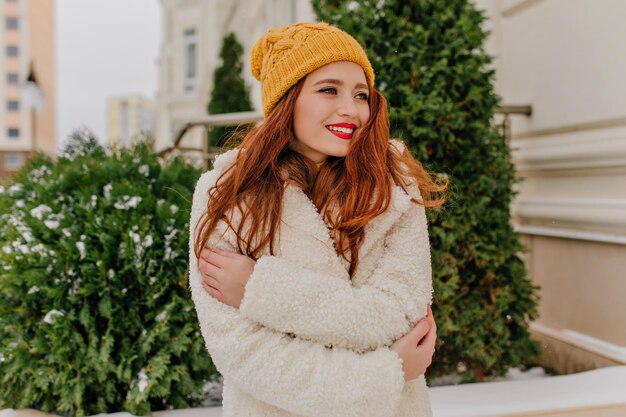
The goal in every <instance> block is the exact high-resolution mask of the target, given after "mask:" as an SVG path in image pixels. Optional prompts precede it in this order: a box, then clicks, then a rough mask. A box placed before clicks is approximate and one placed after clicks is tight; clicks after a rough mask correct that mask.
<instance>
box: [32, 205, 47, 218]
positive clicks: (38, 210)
mask: <svg viewBox="0 0 626 417" xmlns="http://www.w3.org/2000/svg"><path fill="white" fill-rule="evenodd" d="M48 213H52V209H51V208H50V207H48V206H46V205H45V204H40V205H38V206H37V207H35V208H34V209H32V210H31V211H30V215H31V216H33V217H35V218H36V219H39V220H42V219H43V216H44V215H46V214H48Z"/></svg>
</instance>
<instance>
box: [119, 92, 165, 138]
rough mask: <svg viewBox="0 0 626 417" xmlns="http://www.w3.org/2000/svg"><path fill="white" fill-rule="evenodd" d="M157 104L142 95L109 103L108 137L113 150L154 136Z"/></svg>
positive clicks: (130, 96)
mask: <svg viewBox="0 0 626 417" xmlns="http://www.w3.org/2000/svg"><path fill="white" fill-rule="evenodd" d="M155 109H156V103H155V101H154V100H150V99H148V98H146V97H144V96H142V95H129V96H126V97H113V98H110V99H109V102H108V110H107V113H108V123H107V136H108V138H109V146H111V147H112V148H113V149H119V148H123V147H127V146H129V145H130V144H132V143H133V141H135V140H142V139H146V138H148V137H153V136H154V126H155V116H156V115H155Z"/></svg>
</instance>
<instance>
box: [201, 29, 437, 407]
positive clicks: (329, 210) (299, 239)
mask: <svg viewBox="0 0 626 417" xmlns="http://www.w3.org/2000/svg"><path fill="white" fill-rule="evenodd" d="M252 72H253V74H254V76H255V77H256V78H257V79H259V80H260V81H261V88H262V96H263V108H264V109H263V110H264V115H265V120H264V122H263V123H262V124H261V125H260V126H259V127H257V128H255V129H253V130H251V131H250V132H249V133H248V134H247V135H246V136H245V138H244V140H243V142H242V144H241V145H240V146H239V147H238V148H237V149H233V150H231V151H228V152H226V153H225V154H223V155H221V156H220V157H218V158H217V159H216V161H215V163H214V168H213V170H211V171H209V172H207V173H205V174H204V175H203V176H202V177H201V178H200V180H199V181H198V184H197V186H196V191H195V193H194V200H193V207H192V213H191V235H190V236H191V237H190V265H191V267H190V286H191V292H192V297H193V300H194V303H195V306H196V310H197V313H198V319H199V321H200V326H201V329H202V334H203V336H204V339H205V342H206V345H207V349H208V351H209V353H210V355H211V358H212V359H213V362H214V363H215V365H216V367H217V369H218V370H219V371H220V373H221V374H222V375H223V377H224V393H223V397H224V400H223V415H224V416H225V417H230V416H268V417H269V416H272V417H282V416H284V417H288V416H289V417H295V416H310V417H315V416H325V417H326V416H328V417H331V416H341V417H348V416H355V417H356V416H358V417H366V416H372V417H391V416H394V417H401V416H402V417H404V416H406V417H408V416H411V417H416V416H419V417H423V416H430V415H431V412H430V405H429V401H428V394H427V391H426V390H427V388H426V383H425V381H424V377H423V374H424V372H425V370H426V368H427V367H428V366H429V365H430V362H431V359H432V354H433V351H434V345H435V340H436V326H435V323H434V320H433V319H432V314H428V317H426V315H427V313H428V312H430V308H429V304H430V302H431V292H432V284H431V270H430V254H429V244H428V232H427V226H426V218H425V213H424V207H425V206H426V207H434V206H439V205H441V203H442V200H441V199H435V198H433V195H436V194H437V193H439V192H441V191H443V189H444V188H445V187H444V186H442V185H438V184H435V183H434V182H433V181H432V180H431V179H430V176H429V175H428V174H427V173H426V172H425V171H424V169H423V168H422V167H421V165H420V164H419V163H417V162H416V161H415V160H414V159H413V158H412V157H411V155H410V154H409V153H408V151H406V150H405V149H404V147H403V145H402V144H401V143H400V142H399V141H390V140H389V125H388V117H387V113H386V102H385V99H384V97H383V96H382V95H381V94H380V93H379V92H378V91H377V90H376V89H375V88H374V72H373V70H372V67H371V64H370V62H369V60H368V58H367V56H366V55H365V52H364V51H363V49H362V47H361V46H360V45H359V44H358V43H357V42H356V40H355V39H353V38H352V37H351V36H350V35H348V34H347V33H345V32H343V31H341V30H339V29H337V28H334V27H332V26H329V25H327V24H324V23H300V24H296V25H292V26H288V27H284V28H281V29H272V30H270V31H269V32H268V33H267V34H266V35H264V36H263V37H261V39H259V41H258V42H257V43H256V44H255V46H254V47H253V50H252ZM418 186H419V188H418ZM425 317H426V318H425Z"/></svg>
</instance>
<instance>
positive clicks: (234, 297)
mask: <svg viewBox="0 0 626 417" xmlns="http://www.w3.org/2000/svg"><path fill="white" fill-rule="evenodd" d="M255 265H256V262H255V261H254V260H253V259H251V258H249V257H247V256H246V255H241V254H238V253H234V252H229V251H226V250H223V249H220V248H214V249H207V248H205V249H203V250H202V252H200V260H199V261H198V269H199V271H200V274H201V275H202V286H203V287H204V289H205V290H206V292H208V293H209V295H211V296H212V297H213V298H215V299H217V300H218V301H221V302H222V303H224V304H228V305H229V306H232V307H235V308H239V306H240V305H241V300H242V299H243V294H244V290H245V287H246V283H247V282H248V278H250V275H252V271H253V270H254V266H255Z"/></svg>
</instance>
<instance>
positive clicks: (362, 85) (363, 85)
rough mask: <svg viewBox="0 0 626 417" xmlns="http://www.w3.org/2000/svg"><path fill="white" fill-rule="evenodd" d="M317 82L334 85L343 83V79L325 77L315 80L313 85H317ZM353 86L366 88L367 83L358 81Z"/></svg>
mask: <svg viewBox="0 0 626 417" xmlns="http://www.w3.org/2000/svg"><path fill="white" fill-rule="evenodd" d="M318 84H335V85H343V81H341V80H337V79H335V78H326V79H325V80H320V81H318V82H316V83H315V84H313V85H318ZM354 88H365V89H366V90H367V89H368V88H367V84H363V83H358V84H357V85H355V86H354Z"/></svg>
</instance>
